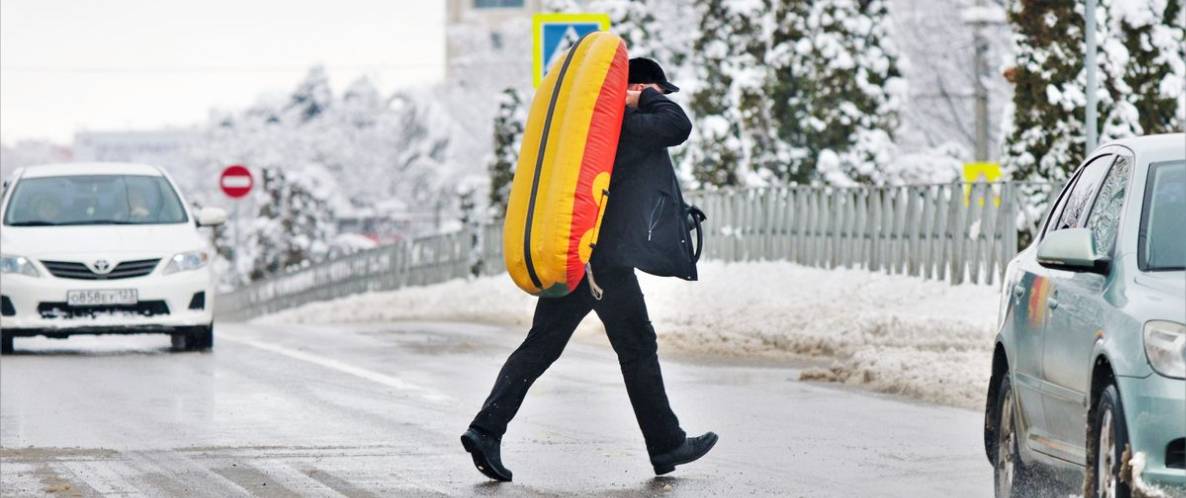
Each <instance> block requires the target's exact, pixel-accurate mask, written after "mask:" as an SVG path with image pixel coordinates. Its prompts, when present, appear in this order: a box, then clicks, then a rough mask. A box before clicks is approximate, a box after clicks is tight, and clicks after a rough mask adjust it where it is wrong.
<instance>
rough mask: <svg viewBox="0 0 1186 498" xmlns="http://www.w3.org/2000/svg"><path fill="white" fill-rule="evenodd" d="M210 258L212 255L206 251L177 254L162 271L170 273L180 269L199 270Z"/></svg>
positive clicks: (165, 273)
mask: <svg viewBox="0 0 1186 498" xmlns="http://www.w3.org/2000/svg"><path fill="white" fill-rule="evenodd" d="M209 260H210V256H209V255H207V254H206V251H190V252H183V253H180V254H175V255H174V256H173V257H172V258H170V259H169V264H167V265H165V269H164V270H163V271H162V272H161V273H162V274H164V275H168V274H170V273H177V272H179V271H190V270H197V269H199V268H202V267H204V266H206V262H207V261H209Z"/></svg>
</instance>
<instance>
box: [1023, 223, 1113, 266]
mask: <svg viewBox="0 0 1186 498" xmlns="http://www.w3.org/2000/svg"><path fill="white" fill-rule="evenodd" d="M1109 263H1111V260H1110V259H1109V258H1108V257H1107V256H1101V255H1099V254H1098V253H1097V252H1096V250H1095V239H1094V238H1093V237H1092V236H1091V230H1090V229H1088V228H1066V229H1063V230H1057V231H1054V232H1050V233H1048V234H1046V238H1045V239H1043V240H1042V242H1041V243H1040V244H1038V264H1040V265H1042V266H1045V267H1046V268H1052V269H1055V270H1066V271H1074V272H1091V273H1099V274H1101V275H1103V274H1107V273H1108V265H1109Z"/></svg>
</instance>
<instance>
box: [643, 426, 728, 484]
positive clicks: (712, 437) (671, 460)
mask: <svg viewBox="0 0 1186 498" xmlns="http://www.w3.org/2000/svg"><path fill="white" fill-rule="evenodd" d="M715 444H717V435H716V433H712V432H706V433H704V434H703V435H701V436H697V437H690V438H687V439H685V440H684V444H681V445H679V447H678V448H676V449H674V450H671V451H668V452H667V453H662V454H659V455H655V456H653V457H651V465H654V466H655V475H660V476H661V475H663V474H666V473H668V472H671V471H673V470H675V466H676V465H683V464H685V463H691V462H694V461H696V460H698V459H700V457H702V456H704V454H705V453H708V450H711V449H712V446H713V445H715Z"/></svg>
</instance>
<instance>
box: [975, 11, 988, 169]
mask: <svg viewBox="0 0 1186 498" xmlns="http://www.w3.org/2000/svg"><path fill="white" fill-rule="evenodd" d="M976 6H977V7H983V6H984V0H977V2H976ZM985 24H987V23H985V22H977V23H975V24H973V28H972V29H973V32H972V39H973V43H974V45H975V50H976V52H975V63H974V65H975V71H976V79H975V83H974V84H973V86H972V88H973V89H974V90H975V93H976V160H977V161H980V162H987V161H988V85H985V84H984V83H985V82H984V78H986V77H987V74H988V61H987V60H986V58H987V57H986V56H987V55H988V40H986V39H985V38H984V25H985Z"/></svg>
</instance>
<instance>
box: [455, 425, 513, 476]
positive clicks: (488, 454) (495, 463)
mask: <svg viewBox="0 0 1186 498" xmlns="http://www.w3.org/2000/svg"><path fill="white" fill-rule="evenodd" d="M501 444H502V441H501V440H499V439H498V438H494V437H490V436H487V435H485V434H482V433H480V432H478V431H476V430H473V429H470V430H468V431H465V434H462V435H461V445H462V446H464V447H465V451H467V452H469V454H470V455H471V456H473V457H474V467H477V468H478V471H480V472H481V473H483V474H486V477H489V478H491V479H494V480H495V481H503V482H507V481H510V480H511V471H510V469H508V468H506V467H503V466H502V457H501V456H500V455H499V447H500V446H501Z"/></svg>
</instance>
